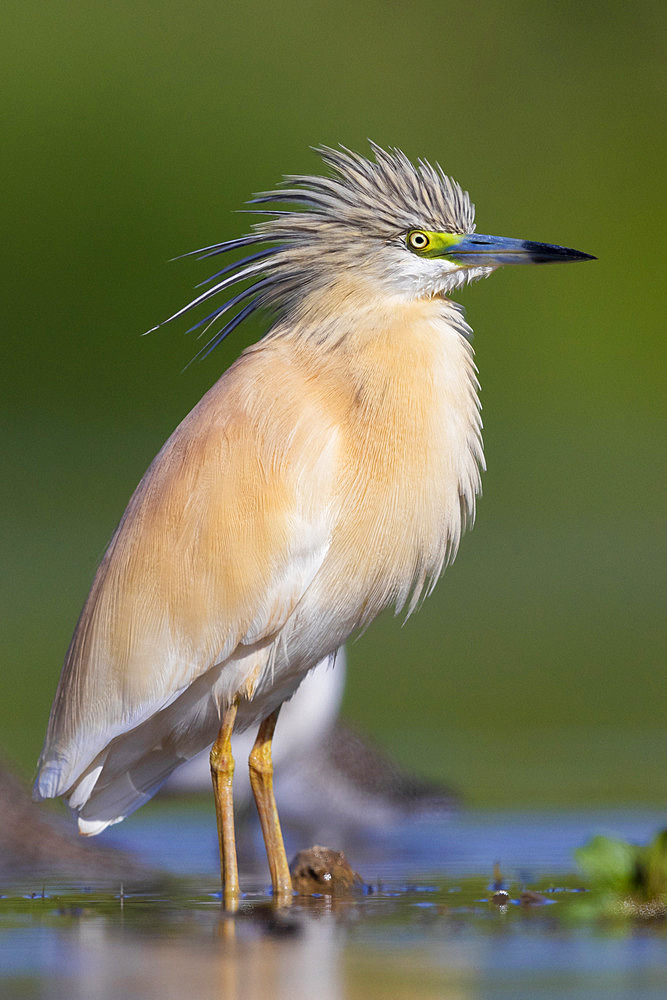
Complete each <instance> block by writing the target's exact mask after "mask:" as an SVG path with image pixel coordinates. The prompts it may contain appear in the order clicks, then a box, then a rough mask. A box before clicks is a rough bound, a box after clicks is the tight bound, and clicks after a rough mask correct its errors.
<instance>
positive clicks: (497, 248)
mask: <svg viewBox="0 0 667 1000" xmlns="http://www.w3.org/2000/svg"><path fill="white" fill-rule="evenodd" d="M442 256H443V257H446V258H448V259H449V260H453V261H455V262H456V263H458V264H461V265H462V266H464V267H500V265H502V264H556V263H558V262H559V261H568V260H596V259H597V258H595V257H593V256H592V254H589V253H582V252H581V251H580V250H572V249H570V247H559V246H554V245H553V244H551V243H533V242H532V241H531V240H514V239H510V238H509V237H507V236H482V235H481V233H470V234H469V235H468V236H463V237H461V239H460V240H459V241H458V242H457V243H454V244H452V245H450V246H449V247H448V248H447V250H446V252H445V253H443V254H442Z"/></svg>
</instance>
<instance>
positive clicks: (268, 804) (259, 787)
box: [248, 708, 292, 903]
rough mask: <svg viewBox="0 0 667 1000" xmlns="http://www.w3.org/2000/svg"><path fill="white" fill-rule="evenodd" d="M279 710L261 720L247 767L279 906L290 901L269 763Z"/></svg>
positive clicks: (290, 895) (271, 766)
mask: <svg viewBox="0 0 667 1000" xmlns="http://www.w3.org/2000/svg"><path fill="white" fill-rule="evenodd" d="M279 711H280V709H279V708H277V709H276V710H275V712H273V713H272V714H271V715H269V717H268V718H266V719H264V722H263V723H262V724H261V726H260V727H259V732H258V733H257V739H256V740H255V745H254V747H253V748H252V751H251V753H250V758H249V760H248V764H249V766H250V784H251V785H252V791H253V795H254V796H255V802H256V804H257V812H258V813H259V821H260V823H261V824H262V833H263V834H264V843H265V845H266V856H267V858H268V860H269V869H270V871H271V883H272V885H273V894H274V896H275V897H276V899H277V900H279V901H280V902H281V903H286V902H289V901H290V900H291V898H292V878H291V875H290V871H289V865H288V864H287V855H286V854H285V845H284V844H283V835H282V832H281V830H280V820H279V819H278V809H277V807H276V800H275V797H274V794H273V762H272V760H271V740H272V739H273V732H274V730H275V728H276V720H277V719H278V712H279Z"/></svg>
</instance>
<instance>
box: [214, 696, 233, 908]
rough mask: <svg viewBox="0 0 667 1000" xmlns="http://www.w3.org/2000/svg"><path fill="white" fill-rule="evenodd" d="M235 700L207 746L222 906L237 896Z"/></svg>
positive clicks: (231, 901) (231, 903)
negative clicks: (218, 851) (211, 781)
mask: <svg viewBox="0 0 667 1000" xmlns="http://www.w3.org/2000/svg"><path fill="white" fill-rule="evenodd" d="M237 708H238V700H236V701H234V702H232V704H231V705H230V706H229V708H228V709H227V710H226V712H225V713H224V714H223V716H222V725H221V726H220V732H219V733H218V738H217V740H216V741H215V743H214V744H213V746H212V747H211V755H210V761H211V778H212V779H213V795H214V796H215V814H216V817H217V820H218V842H219V845H220V874H221V877H222V899H223V902H224V904H225V905H233V904H234V903H235V902H237V901H238V897H239V870H238V865H237V862H236V839H235V837H234V797H233V790H232V779H233V777H234V758H233V756H232V742H231V740H232V730H233V728H234V720H235V719H236V710H237Z"/></svg>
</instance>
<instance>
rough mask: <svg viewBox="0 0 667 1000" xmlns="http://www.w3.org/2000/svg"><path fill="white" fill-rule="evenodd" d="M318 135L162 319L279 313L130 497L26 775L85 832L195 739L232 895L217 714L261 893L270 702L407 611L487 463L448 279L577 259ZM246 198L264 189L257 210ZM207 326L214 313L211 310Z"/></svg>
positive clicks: (408, 171)
mask: <svg viewBox="0 0 667 1000" xmlns="http://www.w3.org/2000/svg"><path fill="white" fill-rule="evenodd" d="M372 151H373V154H374V161H373V160H369V159H366V158H364V157H362V156H360V155H358V154H356V153H353V152H350V151H349V150H346V149H330V148H326V147H325V148H323V149H321V150H319V152H320V153H321V155H322V158H323V160H324V162H325V164H326V166H327V167H328V168H329V174H328V176H324V177H319V176H315V177H308V176H289V177H287V178H286V179H285V186H283V187H282V188H281V189H279V190H276V191H271V192H268V193H265V194H262V195H260V196H259V197H257V198H255V199H254V203H255V204H259V205H268V206H272V205H276V204H278V205H282V208H281V209H280V210H279V209H277V208H272V207H269V208H267V209H261V210H260V211H261V214H264V215H266V216H268V219H266V220H265V221H260V222H258V223H256V224H255V225H254V226H253V228H252V231H251V233H250V234H249V235H247V236H243V237H241V238H240V239H232V240H228V241H226V242H224V243H219V244H216V245H214V246H210V247H206V248H204V249H203V250H202V251H196V252H197V253H199V254H201V256H203V257H210V256H216V255H218V254H222V253H227V252H228V251H234V250H237V249H238V248H244V249H245V248H250V252H249V253H248V255H247V256H244V257H243V258H242V259H241V260H237V261H236V262H235V263H232V264H229V265H228V266H226V267H224V268H223V269H222V270H221V271H218V273H217V274H216V275H214V277H213V278H211V279H210V282H212V284H210V287H208V288H207V289H206V290H205V291H203V292H202V293H201V294H200V295H198V296H197V297H196V298H195V299H194V300H193V301H192V302H190V303H189V304H188V305H186V306H185V307H184V308H183V309H181V310H179V311H178V312H177V313H175V314H174V315H173V316H171V317H169V319H170V320H173V319H175V318H176V317H178V316H180V315H181V314H183V313H185V312H186V311H187V310H189V309H192V308H193V307H195V306H199V305H200V304H202V303H204V302H207V301H208V300H209V299H215V300H217V297H218V296H219V295H220V294H221V293H223V292H227V291H228V290H229V289H232V288H234V286H235V285H237V283H242V290H241V291H237V292H236V293H235V294H233V295H232V296H231V297H230V298H227V299H225V300H224V301H223V302H222V303H221V304H217V302H216V305H215V309H214V310H213V312H212V313H211V314H210V315H209V316H207V317H206V318H205V319H203V320H201V321H200V323H198V324H197V327H204V329H205V330H208V329H209V327H211V325H213V327H214V333H213V336H212V337H211V339H210V340H209V341H208V343H207V344H206V346H205V347H204V348H203V349H202V351H200V355H206V354H208V353H209V352H210V351H211V350H212V349H213V348H214V347H215V346H216V345H217V344H218V343H219V342H220V341H221V340H222V339H223V337H225V336H226V335H227V334H228V333H229V332H230V331H231V330H233V329H234V327H236V326H237V325H238V324H239V323H240V322H241V321H242V320H243V319H245V318H246V317H247V316H249V315H250V314H251V313H253V312H254V311H255V310H257V309H263V310H267V311H268V312H270V313H271V314H273V316H274V317H275V319H274V323H273V325H272V326H271V328H270V330H269V332H268V333H267V334H266V335H265V336H264V338H263V339H262V340H261V341H260V342H259V343H257V344H255V345H253V346H252V347H249V348H248V349H247V350H245V351H244V352H243V353H242V354H241V356H240V357H239V358H238V360H237V361H235V362H234V364H233V365H232V366H231V367H230V368H229V369H228V371H226V372H225V373H224V374H223V375H222V377H221V378H220V379H219V381H218V382H216V384H215V385H214V386H213V388H212V389H210V390H209V391H208V392H207V393H206V395H205V396H204V397H203V398H202V399H201V400H200V401H199V403H198V404H197V405H196V406H195V408H194V409H193V410H192V411H191V413H189V414H188V416H186V417H185V419H184V420H183V422H182V423H181V424H180V426H179V427H178V428H177V429H176V430H175V431H174V433H173V434H172V436H171V437H170V438H169V440H168V441H167V443H166V444H165V445H164V447H163V448H162V450H161V451H160V453H159V454H158V455H157V457H156V458H155V460H154V461H153V463H152V465H151V466H150V468H149V469H148V471H147V472H146V474H145V476H144V478H143V479H142V480H141V482H140V483H139V486H138V487H137V489H136V491H135V493H134V495H133V496H132V498H131V500H130V502H129V504H128V507H127V510H126V511H125V513H124V515H123V518H122V520H121V522H120V524H119V526H118V528H117V529H116V532H115V534H114V535H113V537H112V540H111V543H110V544H109V547H108V549H107V551H106V554H105V555H104V558H103V559H102V562H101V564H100V567H99V569H98V571H97V574H96V576H95V579H94V582H93V585H92V588H91V591H90V594H89V596H88V599H87V601H86V604H85V606H84V609H83V612H82V614H81V617H80V619H79V622H78V625H77V627H76V631H75V633H74V637H73V639H72V643H71V645H70V647H69V651H68V653H67V657H66V660H65V665H64V668H63V671H62V674H61V677H60V682H59V685H58V689H57V692H56V696H55V700H54V703H53V708H52V711H51V716H50V719H49V724H48V730H47V734H46V741H45V744H44V749H43V751H42V755H41V758H40V763H39V774H38V777H37V782H36V786H35V794H36V797H37V798H47V797H50V796H57V795H63V796H65V798H66V799H67V800H68V802H69V805H70V807H71V808H72V809H73V810H74V811H75V812H76V813H77V814H78V825H79V830H80V831H81V832H82V833H85V834H97V833H99V832H100V831H101V830H104V829H105V827H107V826H108V825H109V824H111V823H117V822H119V821H120V820H121V819H123V818H124V817H126V816H127V815H128V814H129V813H131V812H132V811H133V810H134V809H137V808H138V807H139V806H140V805H142V803H144V802H146V800H147V799H149V798H150V797H151V796H152V795H153V793H154V792H155V791H156V790H157V788H158V787H159V785H160V784H161V783H162V782H163V781H164V780H165V779H166V778H167V776H168V775H169V774H170V772H171V771H172V770H173V769H174V768H176V767H177V766H178V765H179V764H181V763H183V762H184V761H186V760H188V759H189V758H191V757H192V756H194V755H195V754H196V753H198V752H199V751H201V750H202V749H203V748H204V747H206V746H207V745H209V744H211V743H212V742H213V741H214V742H213V748H212V750H211V758H210V759H211V773H212V777H213V788H214V794H215V805H216V813H217V819H218V832H219V842H220V857H221V873H222V884H223V898H224V900H225V901H226V902H231V901H234V900H235V899H236V898H238V893H239V883H238V872H237V862H236V847H235V839H234V815H233V802H232V775H233V770H234V761H233V759H232V754H231V746H230V737H231V734H232V731H233V730H235V729H237V730H238V729H245V728H247V727H249V726H256V725H259V731H258V735H257V739H256V741H255V744H254V747H253V750H252V752H251V754H250V759H249V765H250V776H251V783H252V789H253V794H254V797H255V800H256V803H257V808H258V811H259V816H260V820H261V824H262V830H263V834H264V839H265V843H266V850H267V856H268V861H269V868H270V872H271V881H272V885H273V891H274V895H275V896H276V897H278V898H280V899H287V898H289V896H290V895H291V891H292V887H291V880H290V872H289V867H288V864H287V859H286V856H285V849H284V846H283V840H282V835H281V831H280V823H279V820H278V812H277V809H276V803H275V799H274V795H273V785H272V764H271V741H272V738H273V733H274V728H275V725H276V720H277V718H278V713H279V711H280V706H281V705H282V704H283V702H284V701H286V700H287V699H288V698H290V697H291V696H292V695H293V694H294V692H295V691H296V689H297V688H298V686H299V684H300V682H301V680H302V679H303V678H304V676H305V675H306V674H307V673H308V671H309V670H311V668H312V667H314V666H315V664H316V663H318V662H319V661H321V660H322V659H324V658H325V657H328V656H331V655H333V654H335V651H336V650H337V649H339V648H340V647H341V646H342V644H343V643H344V642H345V640H346V639H347V638H348V636H350V635H351V634H352V633H354V632H355V631H358V630H359V629H361V628H364V627H365V626H366V625H368V623H369V622H370V621H372V619H374V618H375V617H376V615H378V614H379V612H380V611H382V610H383V609H384V608H386V607H388V606H393V607H394V608H395V609H396V611H397V612H398V611H403V613H404V614H406V615H409V614H410V613H411V612H412V611H413V610H414V608H415V607H416V605H417V603H418V601H419V600H420V598H421V597H423V596H425V595H426V594H428V593H429V592H430V591H431V590H432V588H433V586H434V584H435V582H436V581H437V579H438V577H439V576H440V574H441V573H442V571H443V568H444V567H445V566H446V565H447V564H448V563H449V562H451V560H452V559H453V558H454V555H455V553H456V550H457V548H458V545H459V540H460V538H461V534H462V532H463V530H464V528H465V527H466V525H469V524H471V522H472V520H473V517H474V513H475V498H476V496H477V494H478V493H479V490H480V474H481V471H482V469H483V467H484V458H483V452H482V438H481V426H482V425H481V420H480V406H479V402H478V394H477V393H478V382H477V377H476V368H475V365H474V362H473V352H472V348H471V346H470V336H471V330H470V328H469V327H468V325H467V323H466V322H465V320H464V317H463V311H462V309H461V307H460V306H459V305H457V304H456V303H454V302H452V301H451V300H450V299H449V298H448V295H449V293H450V292H452V291H453V290H454V289H456V288H460V287H461V286H463V285H466V284H467V283H468V282H470V281H474V280H476V279H477V278H483V277H486V276H487V275H489V274H491V272H492V271H493V270H495V269H496V268H497V267H499V266H500V265H503V264H530V263H547V262H550V261H574V260H588V259H591V257H590V255H588V254H584V253H580V252H578V251H576V250H570V249H567V248H564V247H560V246H552V245H549V244H545V243H532V242H528V241H526V240H520V239H507V238H504V237H494V236H481V235H479V234H477V233H476V232H475V226H474V221H473V220H474V208H473V205H472V204H471V202H470V199H469V197H468V195H467V193H465V192H464V191H463V190H462V189H461V188H460V187H459V185H458V184H456V183H455V182H454V181H453V180H451V179H450V178H448V177H447V176H446V175H445V174H444V173H443V171H442V169H441V167H440V166H435V167H433V166H431V165H430V164H429V163H427V162H425V161H422V160H420V161H419V162H418V164H417V166H414V165H413V164H412V163H410V161H409V160H408V159H407V158H406V157H405V155H404V154H403V153H401V152H400V151H398V150H391V151H385V150H383V149H381V148H380V147H378V146H376V145H373V147H372ZM254 211H257V210H254ZM222 317H224V319H223V320H222V325H221V326H220V325H219V322H218V321H219V320H220V319H221V318H222Z"/></svg>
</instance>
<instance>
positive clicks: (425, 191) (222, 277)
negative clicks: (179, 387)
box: [147, 142, 475, 360]
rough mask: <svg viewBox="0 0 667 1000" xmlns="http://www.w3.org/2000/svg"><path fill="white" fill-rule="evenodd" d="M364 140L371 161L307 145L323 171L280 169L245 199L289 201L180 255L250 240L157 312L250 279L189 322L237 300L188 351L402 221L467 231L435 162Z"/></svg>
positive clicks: (206, 325)
mask: <svg viewBox="0 0 667 1000" xmlns="http://www.w3.org/2000/svg"><path fill="white" fill-rule="evenodd" d="M370 145H371V149H372V151H373V154H374V156H375V162H373V161H372V160H368V159H366V157H363V156H361V155H360V154H359V153H354V152H352V151H351V150H349V149H346V148H344V147H341V148H340V149H332V148H331V147H329V146H321V147H318V148H316V149H315V152H317V153H319V154H320V155H321V157H322V159H323V161H324V163H325V164H326V165H327V166H328V167H330V169H331V174H330V176H317V175H313V176H309V175H299V174H288V175H286V176H285V178H284V180H283V184H284V185H285V186H284V187H281V188H278V189H276V190H273V191H266V192H262V193H261V194H258V195H257V196H255V197H254V198H253V199H251V201H249V202H248V204H251V205H267V206H270V205H274V204H282V205H289V206H290V207H289V208H288V209H286V210H285V209H277V208H271V207H267V208H263V209H259V210H258V209H254V210H253V209H248V210H246V211H247V212H248V214H258V215H269V216H270V218H269V219H268V220H266V221H263V222H258V223H255V225H253V227H252V232H250V233H249V234H248V235H246V236H241V237H240V238H238V239H233V240H225V241H224V242H223V243H216V244H213V245H212V246H208V247H203V248H201V249H199V250H192V251H190V252H189V253H187V254H182V255H181V256H182V257H189V256H197V257H198V259H199V260H202V259H205V258H207V257H214V256H217V255H218V254H223V253H227V252H228V251H234V250H239V249H244V248H246V247H250V248H252V252H251V253H249V254H248V255H247V256H245V257H241V259H240V260H237V261H234V262H233V263H232V264H229V265H228V266H227V267H224V268H222V270H220V271H217V272H216V273H215V274H213V275H211V277H210V278H207V279H206V280H205V281H203V282H202V283H201V285H200V286H198V287H201V286H203V285H210V287H209V288H207V289H206V290H205V291H203V292H202V293H201V294H200V295H198V296H196V298H194V299H193V300H192V301H191V302H188V303H187V305H185V306H183V307H182V308H181V309H179V310H178V311H177V312H175V313H174V314H173V315H172V316H169V317H168V319H166V320H164V321H163V322H164V323H169V322H171V321H172V320H174V319H177V318H178V317H179V316H182V315H183V314H184V313H186V312H189V310H190V309H194V308H195V307H196V306H199V305H201V304H202V303H203V302H207V301H208V300H209V299H211V298H213V297H214V296H216V295H218V294H219V293H220V292H223V291H226V290H227V289H231V288H233V286H234V285H237V284H239V283H242V282H247V281H250V284H249V285H248V286H247V287H246V288H244V289H242V290H241V291H240V292H238V293H237V294H235V295H233V296H232V297H231V298H229V299H227V300H226V301H225V302H223V303H222V305H220V306H218V307H217V308H216V309H214V310H213V312H211V313H209V314H208V315H207V316H205V317H204V318H203V319H201V320H199V322H197V323H195V325H194V326H192V327H191V328H190V330H189V331H188V333H190V332H192V331H193V330H200V331H201V332H200V334H199V336H202V335H203V334H204V333H206V332H207V331H208V330H209V329H210V327H211V326H212V325H215V323H216V321H217V320H218V319H219V318H220V317H222V316H225V315H226V314H229V313H230V312H233V310H234V309H237V307H238V311H237V312H235V313H234V314H233V315H232V316H231V318H229V319H227V320H226V322H225V323H224V324H223V326H222V327H221V328H220V329H218V330H217V331H216V332H215V333H214V334H213V336H212V337H211V339H210V340H209V341H208V342H207V343H206V344H205V346H204V347H203V348H202V349H201V350H200V351H199V352H198V354H197V355H196V356H195V358H194V359H193V360H197V359H200V358H204V357H206V356H207V355H208V354H210V353H211V351H212V350H213V349H214V348H215V347H217V346H218V344H219V343H220V342H221V341H222V340H224V338H225V337H226V336H227V335H228V334H230V333H231V332H232V330H234V329H236V327H237V326H238V325H239V323H241V322H242V321H243V320H244V319H246V318H247V317H248V316H249V315H250V314H251V313H253V312H255V311H256V310H257V309H260V308H269V309H273V310H276V311H278V312H284V311H288V310H289V308H290V306H291V305H293V304H294V302H295V300H296V297H297V295H299V294H302V291H303V287H304V282H306V283H309V284H310V285H311V286H312V287H314V286H316V285H317V284H318V283H321V282H326V281H327V280H328V278H330V275H331V274H332V273H335V270H336V269H337V268H340V267H350V266H354V264H355V261H356V259H357V258H358V259H359V261H362V260H364V259H367V258H368V255H369V253H373V252H374V251H376V250H377V249H378V248H380V247H382V246H385V245H391V244H396V245H397V246H399V245H402V240H403V237H404V235H405V233H406V232H407V231H408V230H409V229H413V228H422V229H429V230H435V231H439V232H450V233H461V234H467V233H472V232H473V231H474V228H475V225H474V217H475V209H474V206H473V204H472V203H471V201H470V198H469V196H468V193H467V192H466V191H463V190H462V189H461V187H460V186H459V185H458V184H457V183H456V181H454V180H452V178H451V177H448V176H447V175H446V174H445V172H444V171H443V169H442V167H441V166H440V165H439V164H437V163H436V165H435V166H432V165H431V164H430V163H428V162H427V161H426V160H422V159H420V160H418V161H417V165H416V166H415V165H414V164H413V163H411V162H410V160H409V159H408V158H407V156H406V155H405V154H404V153H402V152H401V150H399V149H391V150H385V149H382V148H381V147H380V146H378V145H377V144H376V143H374V142H371V144H370ZM262 244H267V245H266V246H263V247H262ZM257 247H259V249H257ZM211 282H214V284H212V285H211V284H210V283H211ZM162 325H163V324H162V323H159V324H158V326H157V327H153V328H152V329H151V330H149V331H147V332H148V333H151V332H152V330H156V329H157V328H158V327H159V326H162Z"/></svg>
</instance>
